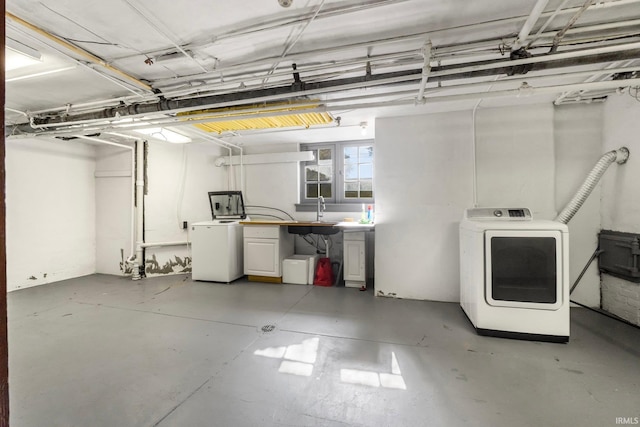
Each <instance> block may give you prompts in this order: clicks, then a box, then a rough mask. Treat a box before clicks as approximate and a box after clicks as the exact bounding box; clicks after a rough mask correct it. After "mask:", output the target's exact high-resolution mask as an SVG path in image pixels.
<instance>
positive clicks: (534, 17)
mask: <svg viewBox="0 0 640 427" xmlns="http://www.w3.org/2000/svg"><path fill="white" fill-rule="evenodd" d="M548 3H549V0H538V1H537V2H536V4H535V5H534V6H533V10H532V11H531V14H529V17H528V18H527V20H526V21H525V22H524V25H523V26H522V28H521V29H520V32H519V33H518V38H517V39H516V41H515V42H514V43H513V46H512V47H511V50H518V49H520V48H521V47H522V46H523V45H524V43H525V41H526V40H527V37H529V33H531V29H533V26H534V25H535V24H536V22H538V19H540V15H542V12H544V8H545V7H547V4H548Z"/></svg>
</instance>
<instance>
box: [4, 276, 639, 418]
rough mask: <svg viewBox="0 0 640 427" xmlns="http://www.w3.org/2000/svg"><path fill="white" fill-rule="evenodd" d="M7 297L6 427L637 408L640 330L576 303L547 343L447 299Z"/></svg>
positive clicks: (83, 292)
mask: <svg viewBox="0 0 640 427" xmlns="http://www.w3.org/2000/svg"><path fill="white" fill-rule="evenodd" d="M8 303H9V350H10V396H11V425H12V426H16V427H28V426H38V427H41V426H47V427H53V426H91V427H99V426H110V427H111V426H161V427H166V426H180V427H187V426H189V427H190V426H233V427H239V426H394V427H395V426H427V425H429V426H451V427H453V426H463V425H464V426H492V427H498V426H510V427H512V426H532V427H533V426H536V427H538V426H547V427H548V426H563V427H564V426H571V425H573V426H578V425H579V426H615V425H616V418H618V417H638V416H640V330H639V329H636V328H633V327H630V326H628V325H624V324H621V323H618V322H616V321H614V320H611V319H608V318H606V317H604V316H600V315H598V314H596V313H593V312H590V311H587V310H584V309H572V312H571V318H572V319H571V328H572V330H571V341H570V342H569V344H550V343H539V342H528V341H516V340H507V339H500V338H490V337H480V336H477V335H476V334H475V332H474V331H473V329H472V327H471V325H470V324H469V322H468V321H467V319H466V318H465V316H464V314H463V313H462V311H461V309H460V307H459V306H458V305H457V304H452V303H437V302H424V301H409V300H399V299H386V298H377V297H374V296H373V293H372V292H371V291H367V292H359V291H358V290H356V289H349V288H321V287H313V286H301V285H273V284H259V283H249V282H246V281H244V280H240V281H237V282H234V283H233V284H231V285H225V284H215V283H205V282H192V281H191V279H190V276H168V277H159V278H151V279H145V280H143V281H139V282H132V281H131V280H128V279H126V278H120V277H115V276H105V275H92V276H87V277H83V278H78V279H73V280H67V281H64V282H59V283H55V284H50V285H45V286H39V287H34V288H29V289H24V290H20V291H16V292H12V293H10V294H9V295H8ZM266 325H274V326H275V329H274V330H273V331H271V332H263V331H262V329H261V328H262V327H263V326H266Z"/></svg>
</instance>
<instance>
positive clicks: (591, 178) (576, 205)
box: [555, 147, 629, 224]
mask: <svg viewBox="0 0 640 427" xmlns="http://www.w3.org/2000/svg"><path fill="white" fill-rule="evenodd" d="M628 158H629V149H628V148H627V147H621V148H618V149H617V150H613V151H609V152H608V153H605V154H604V155H603V156H602V157H600V160H598V163H596V165H595V166H594V167H593V169H591V172H589V175H587V179H585V180H584V182H583V183H582V186H581V187H580V189H579V190H578V192H577V193H576V194H575V196H573V199H571V201H570V202H569V203H568V204H567V206H565V208H564V209H563V210H562V212H560V214H559V215H558V216H557V217H556V219H555V220H556V221H558V222H561V223H563V224H566V223H568V222H569V221H570V220H571V218H573V216H574V215H575V214H576V212H578V210H579V209H580V208H581V207H582V205H583V204H584V202H585V201H586V200H587V197H589V194H591V192H592V191H593V189H594V188H595V186H596V185H597V184H598V181H600V178H602V175H603V174H604V173H605V171H606V170H607V168H608V167H609V166H610V165H611V163H613V162H617V163H618V164H619V165H621V164H624V163H626V162H627V159H628Z"/></svg>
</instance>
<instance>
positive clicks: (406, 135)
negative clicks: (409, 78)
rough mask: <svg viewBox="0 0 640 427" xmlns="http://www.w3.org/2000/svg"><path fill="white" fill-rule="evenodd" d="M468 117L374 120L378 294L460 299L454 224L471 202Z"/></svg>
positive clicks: (469, 127)
mask: <svg viewBox="0 0 640 427" xmlns="http://www.w3.org/2000/svg"><path fill="white" fill-rule="evenodd" d="M471 140H472V114H471V112H470V111H467V112H455V113H446V114H433V115H425V116H414V117H397V118H383V119H378V120H376V164H375V177H376V231H375V233H376V239H375V290H376V293H377V294H384V295H391V296H397V297H401V298H410V299H430V300H438V301H456V300H458V299H459V272H458V270H459V261H458V223H459V221H460V218H462V214H463V212H464V209H466V208H468V207H470V206H471V205H472V204H473V185H472V180H473V176H472V170H473V155H472V146H471Z"/></svg>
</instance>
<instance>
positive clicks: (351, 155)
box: [344, 147, 358, 163]
mask: <svg viewBox="0 0 640 427" xmlns="http://www.w3.org/2000/svg"><path fill="white" fill-rule="evenodd" d="M344 162H345V163H357V162H358V147H345V148H344Z"/></svg>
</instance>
